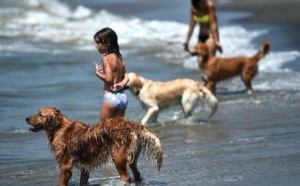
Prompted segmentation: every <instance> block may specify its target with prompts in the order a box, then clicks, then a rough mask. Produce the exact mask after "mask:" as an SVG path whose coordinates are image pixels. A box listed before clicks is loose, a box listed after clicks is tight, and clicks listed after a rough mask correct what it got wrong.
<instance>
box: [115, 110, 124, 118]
mask: <svg viewBox="0 0 300 186" xmlns="http://www.w3.org/2000/svg"><path fill="white" fill-rule="evenodd" d="M125 111H126V108H125V109H118V110H116V115H115V116H116V117H124V116H125Z"/></svg>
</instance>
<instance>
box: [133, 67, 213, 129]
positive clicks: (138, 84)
mask: <svg viewBox="0 0 300 186" xmlns="http://www.w3.org/2000/svg"><path fill="white" fill-rule="evenodd" d="M128 77H129V82H128V84H127V86H128V88H129V89H130V92H131V93H132V94H133V95H135V96H136V97H137V98H138V100H139V101H140V103H141V105H142V107H143V108H145V109H147V113H146V115H145V116H144V117H143V119H142V121H141V124H142V125H146V124H148V123H149V122H151V121H153V122H155V121H156V120H157V117H158V113H159V111H160V110H161V109H163V108H167V107H170V106H172V105H176V104H177V105H178V104H179V105H181V108H182V110H183V113H184V115H185V117H189V116H191V115H192V112H193V110H194V108H195V107H196V105H198V104H199V102H204V103H207V104H208V105H209V106H210V107H211V109H212V113H211V115H210V116H212V115H213V114H214V113H215V111H216V110H217V107H218V100H217V99H216V97H215V96H214V95H213V94H212V93H211V92H210V91H209V90H208V89H207V88H205V87H204V86H203V85H202V84H201V83H199V82H197V81H194V80H192V79H188V78H183V79H175V80H171V81H167V82H159V81H151V80H149V79H146V78H144V77H142V76H139V75H138V74H137V73H134V72H129V73H128Z"/></svg>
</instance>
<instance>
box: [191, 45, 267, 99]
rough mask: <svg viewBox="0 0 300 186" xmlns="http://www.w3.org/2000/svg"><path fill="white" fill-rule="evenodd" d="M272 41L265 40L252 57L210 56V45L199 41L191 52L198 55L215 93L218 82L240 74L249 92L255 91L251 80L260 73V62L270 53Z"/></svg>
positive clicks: (207, 81)
mask: <svg viewBox="0 0 300 186" xmlns="http://www.w3.org/2000/svg"><path fill="white" fill-rule="evenodd" d="M269 50H270V43H269V42H268V41H264V42H262V44H261V47H260V50H259V51H258V52H257V53H256V54H255V55H253V56H252V57H247V56H237V57H231V58H219V57H214V56H210V55H209V53H208V47H207V46H206V45H205V44H203V43H198V44H197V46H196V47H194V48H193V49H192V50H191V51H190V53H191V55H198V56H199V57H198V64H199V69H200V70H201V71H203V73H204V76H203V79H204V81H205V82H206V83H205V86H206V87H207V88H208V89H209V90H210V91H211V92H213V93H214V94H215V89H216V83H217V82H219V81H223V80H226V79H229V78H232V77H234V76H237V75H240V76H241V78H242V81H243V82H244V84H245V86H246V87H247V92H248V94H249V95H250V94H252V93H253V88H252V85H251V80H252V79H253V78H254V77H255V75H256V74H257V73H258V62H259V60H260V59H261V58H263V57H264V56H265V55H266V54H268V53H269Z"/></svg>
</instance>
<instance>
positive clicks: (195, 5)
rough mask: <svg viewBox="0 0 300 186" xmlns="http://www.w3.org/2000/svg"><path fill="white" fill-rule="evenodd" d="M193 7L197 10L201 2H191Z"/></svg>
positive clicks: (194, 0)
mask: <svg viewBox="0 0 300 186" xmlns="http://www.w3.org/2000/svg"><path fill="white" fill-rule="evenodd" d="M191 3H192V5H193V7H195V8H197V7H198V6H199V3H200V2H199V0H191Z"/></svg>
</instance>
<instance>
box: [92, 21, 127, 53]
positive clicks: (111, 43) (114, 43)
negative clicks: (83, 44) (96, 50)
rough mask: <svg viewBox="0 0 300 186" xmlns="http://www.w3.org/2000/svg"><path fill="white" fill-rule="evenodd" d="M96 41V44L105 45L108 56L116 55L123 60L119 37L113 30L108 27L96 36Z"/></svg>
mask: <svg viewBox="0 0 300 186" xmlns="http://www.w3.org/2000/svg"><path fill="white" fill-rule="evenodd" d="M94 40H95V42H96V43H103V44H104V45H105V46H106V48H107V52H106V53H107V54H110V53H115V54H116V55H117V56H118V57H119V58H120V59H122V55H121V53H120V49H119V44H118V36H117V34H116V32H115V31H113V29H111V28H108V27H106V28H103V29H101V30H99V31H98V32H96V34H95V35H94Z"/></svg>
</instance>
